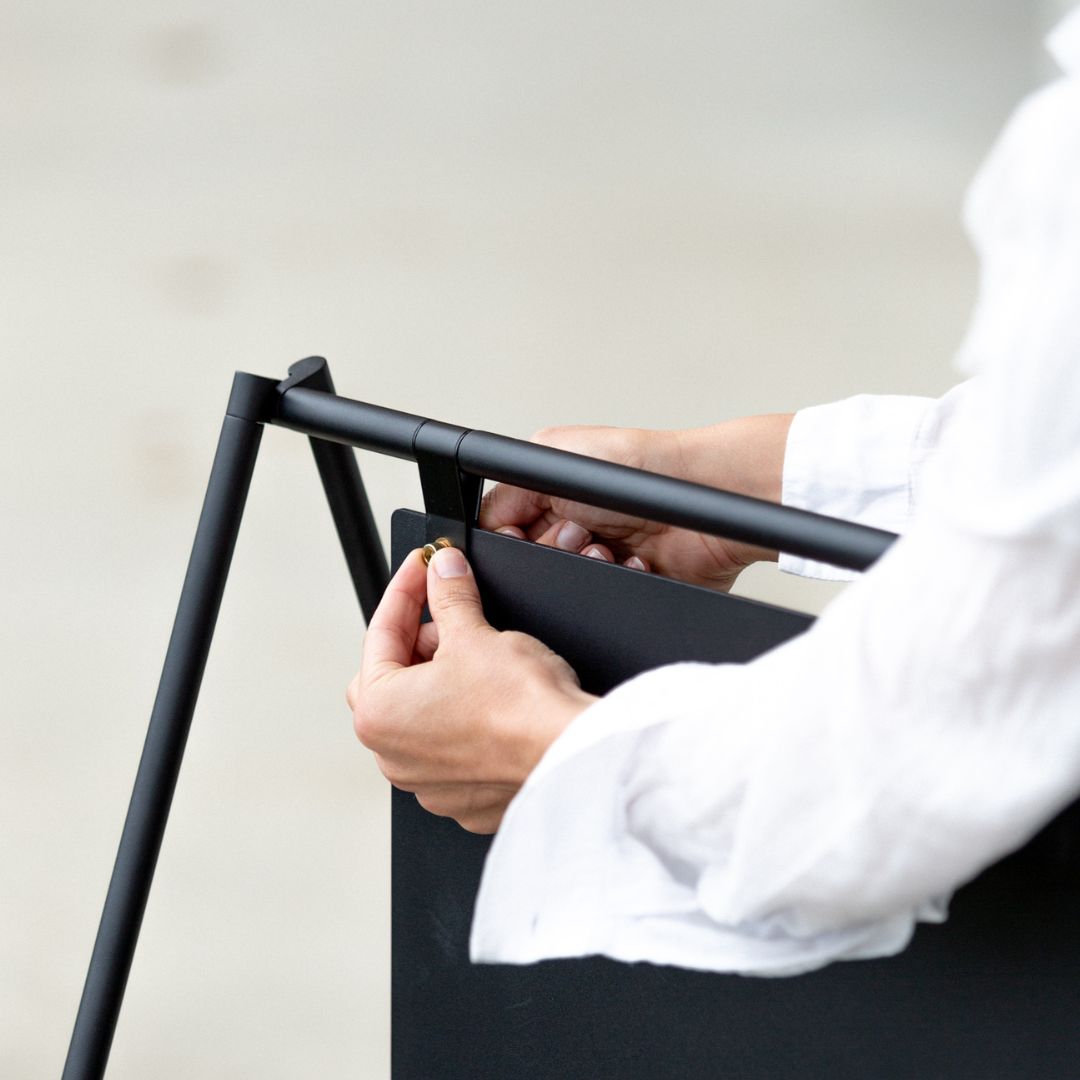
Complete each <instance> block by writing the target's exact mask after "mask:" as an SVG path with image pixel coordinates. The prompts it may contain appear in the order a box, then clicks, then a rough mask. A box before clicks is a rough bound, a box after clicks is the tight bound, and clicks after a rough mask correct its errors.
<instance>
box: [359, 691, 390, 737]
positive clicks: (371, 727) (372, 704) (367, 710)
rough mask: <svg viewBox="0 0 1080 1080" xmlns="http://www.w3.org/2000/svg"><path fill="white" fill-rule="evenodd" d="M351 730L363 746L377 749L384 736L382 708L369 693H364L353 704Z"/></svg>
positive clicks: (384, 724) (384, 727)
mask: <svg viewBox="0 0 1080 1080" xmlns="http://www.w3.org/2000/svg"><path fill="white" fill-rule="evenodd" d="M353 731H354V732H355V734H356V737H357V738H358V739H359V740H360V742H361V744H362V745H363V746H366V747H367V748H368V749H369V750H377V749H378V748H379V747H380V746H382V745H383V743H384V741H385V738H386V721H385V717H384V713H383V710H382V709H380V708H379V706H378V703H377V701H375V700H373V699H372V696H371V695H365V696H364V697H363V698H362V699H359V700H358V701H357V703H356V704H355V705H354V706H353Z"/></svg>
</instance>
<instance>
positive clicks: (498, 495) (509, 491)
mask: <svg viewBox="0 0 1080 1080" xmlns="http://www.w3.org/2000/svg"><path fill="white" fill-rule="evenodd" d="M550 502H551V499H550V498H549V496H547V495H541V494H539V492H536V491H527V490H526V489H525V488H519V487H514V486H513V484H497V485H496V486H495V487H493V488H492V489H491V491H489V492H488V493H487V494H486V495H485V496H484V498H483V499H482V501H481V503H480V528H482V529H491V530H492V531H494V530H496V529H500V528H502V526H504V525H516V526H518V527H519V528H525V527H527V526H529V525H531V524H532V523H533V522H534V521H535V520H536V519H537V517H539V516H540V514H541V513H543V511H544V510H545V509H546V508H547V507H548V505H549V504H550Z"/></svg>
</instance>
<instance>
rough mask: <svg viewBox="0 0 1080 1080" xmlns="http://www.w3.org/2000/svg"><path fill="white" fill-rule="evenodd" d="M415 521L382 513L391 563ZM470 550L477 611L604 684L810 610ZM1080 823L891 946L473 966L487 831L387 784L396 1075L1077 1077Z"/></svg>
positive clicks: (744, 648) (544, 1079)
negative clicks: (676, 962)
mask: <svg viewBox="0 0 1080 1080" xmlns="http://www.w3.org/2000/svg"><path fill="white" fill-rule="evenodd" d="M429 530H430V526H429V524H428V523H427V522H426V521H425V518H424V515H421V514H416V513H414V512H411V511H398V513H397V514H395V516H394V521H393V560H392V561H393V563H394V565H395V566H396V565H397V564H398V562H399V561H400V559H401V558H402V557H403V556H404V555H405V554H407V553H408V551H410V550H411V549H412V548H414V547H416V546H417V545H418V544H420V543H422V538H423V537H424V535H425V534H426V532H428V531H429ZM471 562H472V566H473V568H474V570H475V572H476V575H477V580H478V582H479V584H480V589H481V593H482V595H483V598H484V608H485V614H487V616H488V617H489V618H490V619H491V620H492V621H493V622H494V623H495V624H496V625H498V626H501V627H503V628H507V629H517V630H523V631H526V632H528V633H532V634H534V635H536V636H537V637H540V638H541V639H542V640H543V641H545V642H546V643H547V644H549V645H550V646H551V647H552V648H554V649H555V650H556V651H557V652H559V653H561V654H562V655H563V656H565V657H566V658H567V659H568V660H569V661H570V662H571V664H572V665H573V666H574V667H575V669H576V670H577V671H578V672H579V674H580V675H581V678H582V682H583V685H585V686H586V688H588V689H591V690H593V691H596V692H602V691H605V690H607V689H609V688H610V687H611V686H613V685H616V684H617V683H620V682H622V681H624V680H625V679H626V678H628V677H630V676H631V675H634V674H636V673H637V672H639V671H641V670H644V669H647V668H651V667H654V666H657V665H659V664H662V663H665V662H669V661H675V660H686V659H696V660H704V661H714V662H715V661H734V662H743V661H746V660H749V659H751V658H752V657H753V656H755V655H758V654H760V653H761V652H763V651H765V650H766V649H768V648H770V647H772V646H773V645H776V644H777V643H779V642H781V641H784V640H788V639H789V638H790V637H792V636H793V635H795V634H798V633H799V632H801V631H802V630H803V629H804V628H805V627H807V626H808V625H809V623H810V621H811V620H810V619H809V618H808V617H806V616H803V615H798V614H795V613H793V612H788V611H783V610H781V609H777V608H772V607H769V606H767V605H762V604H755V603H752V602H750V601H746V600H740V599H737V598H733V597H728V596H724V595H722V594H718V593H713V592H710V591H708V590H705V589H700V588H696V587H694V586H690V585H683V584H681V583H678V582H673V581H669V580H665V579H662V578H658V577H656V576H655V575H649V574H641V573H635V572H634V571H631V570H627V569H625V568H624V567H619V566H612V565H609V564H606V563H601V562H598V561H597V560H594V559H586V558H583V557H581V556H576V555H571V554H567V553H565V552H560V551H555V550H553V549H550V548H541V547H538V546H536V545H532V544H528V543H526V542H524V541H520V540H515V539H513V538H510V537H505V536H500V535H496V534H492V533H485V532H476V533H475V534H474V537H473V552H472V559H471ZM718 722H722V723H727V722H730V723H738V722H739V718H738V717H725V718H719V719H718ZM1078 817H1080V812H1078V809H1077V807H1075V806H1074V807H1073V808H1071V809H1070V810H1068V811H1066V812H1065V814H1063V815H1062V816H1061V817H1060V818H1059V819H1058V820H1057V821H1056V822H1055V823H1053V824H1052V825H1050V826H1049V827H1048V828H1047V829H1046V830H1044V832H1043V833H1042V834H1040V836H1039V837H1037V838H1036V839H1035V840H1034V841H1033V842H1032V843H1031V844H1029V845H1028V846H1027V848H1025V849H1024V850H1023V851H1022V852H1020V853H1018V854H1017V855H1014V856H1013V857H1011V858H1009V859H1007V860H1005V861H1004V862H1002V863H1000V864H998V865H997V866H995V867H993V868H991V869H990V870H988V871H987V872H986V873H985V874H983V875H982V877H980V878H979V879H978V880H977V881H976V882H974V883H973V884H971V885H970V886H968V887H967V888H964V889H962V890H961V891H960V892H959V893H958V894H957V896H956V897H955V898H954V901H953V904H952V912H951V915H950V918H949V921H948V923H947V924H946V925H944V926H941V927H937V926H923V927H920V928H919V930H918V931H917V932H916V935H915V939H914V941H913V943H912V944H911V945H910V946H909V948H908V949H907V950H906V951H905V952H904V953H902V954H901V955H899V956H896V957H891V958H888V959H884V960H875V961H859V962H851V963H841V964H834V965H832V966H830V967H828V968H826V969H825V970H823V971H819V972H815V973H813V974H809V975H803V976H799V977H797V978H789V979H767V978H743V977H739V976H723V975H716V974H710V973H701V972H693V971H686V970H682V969H678V968H670V967H661V966H655V965H651V964H632V965H630V964H618V963H615V962H612V961H609V960H606V959H602V958H598V957H593V958H588V959H580V960H564V961H548V962H545V963H541V964H534V965H528V966H522V967H517V966H509V965H507V966H503V965H472V964H470V963H469V960H468V954H467V945H468V936H469V929H470V926H471V922H472V912H473V905H474V901H475V896H476V889H477V885H478V883H479V879H480V873H481V870H482V867H483V861H484V858H485V856H486V854H487V850H488V847H489V841H488V839H487V838H486V837H480V836H473V835H471V834H469V833H467V832H465V831H464V830H462V829H460V828H458V826H457V825H456V824H455V823H454V822H452V821H450V820H448V819H445V818H436V817H433V816H432V815H430V814H428V813H426V812H425V811H423V810H422V809H421V808H420V806H419V804H418V803H417V802H416V799H415V798H414V797H413V796H412V795H408V794H406V793H403V792H399V791H395V792H394V793H393V899H392V918H393V922H392V926H393V930H392V934H393V949H392V965H393V1003H392V1021H393V1032H392V1060H393V1077H394V1080H459V1078H468V1080H786V1078H791V1080H804V1078H812V1080H817V1078H819V1077H820V1078H829V1080H868V1078H873V1080H877V1078H882V1080H886V1078H887V1080H934V1078H940V1080H1015V1078H1026V1077H1032V1078H1034V1077H1038V1078H1040V1080H1066V1078H1069V1080H1072V1078H1074V1077H1076V1076H1077V1074H1078V1066H1077V1063H1078V1062H1080V1022H1078V1021H1077V1017H1078V1016H1080V978H1077V971H1078V970H1080V918H1078V917H1077V913H1078V912H1080V828H1078V825H1080V822H1078Z"/></svg>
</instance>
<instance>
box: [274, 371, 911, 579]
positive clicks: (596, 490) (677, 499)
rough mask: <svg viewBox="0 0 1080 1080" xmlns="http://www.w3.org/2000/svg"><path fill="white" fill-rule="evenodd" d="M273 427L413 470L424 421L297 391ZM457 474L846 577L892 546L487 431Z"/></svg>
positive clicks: (834, 522)
mask: <svg viewBox="0 0 1080 1080" xmlns="http://www.w3.org/2000/svg"><path fill="white" fill-rule="evenodd" d="M271 423H274V424H277V425H279V426H281V427H287V428H290V429H292V430H294V431H302V432H304V433H305V434H306V435H312V436H315V437H316V438H321V439H330V440H331V441H333V442H341V443H346V444H347V445H349V446H356V447H359V448H361V449H364V450H376V451H378V452H380V453H383V454H390V455H392V456H394V457H399V458H404V459H406V460H409V461H415V460H416V451H415V449H414V447H413V444H414V441H415V438H416V433H417V431H418V430H419V429H420V428H421V427H422V426H423V425H424V424H425V423H427V420H426V419H425V418H424V417H422V416H415V415H413V414H412V413H404V412H398V411H397V410H395V409H386V408H383V407H381V406H379V405H368V404H367V403H365V402H362V401H352V400H350V399H349V398H343V397H338V396H336V395H334V394H328V393H324V392H322V391H319V390H309V389H306V388H304V387H294V388H291V389H288V390H286V391H285V392H284V393H283V394H282V395H281V396H280V398H279V399H278V407H277V414H276V415H275V416H274V417H272V418H271ZM458 465H459V467H460V468H461V470H462V471H463V472H466V473H469V474H471V475H473V476H482V477H484V478H485V479H488V480H496V481H499V482H500V483H505V484H515V485H517V486H518V487H524V488H529V489H530V490H532V491H541V492H544V493H545V494H547V495H556V496H560V497H562V498H566V499H574V500H575V501H577V502H583V503H588V504H589V505H591V506H599V507H603V508H604V509H605V510H615V511H618V512H620V513H625V514H633V515H635V516H636V517H643V518H646V519H648V520H650V521H661V522H664V523H666V524H669V525H677V526H679V527H681V528H685V529H693V530H695V531H696V532H703V533H708V534H710V535H712V536H724V537H728V538H730V539H732V540H739V541H742V542H744V543H751V544H757V545H759V546H761V547H766V548H771V549H774V550H776V551H783V552H787V553H789V554H791V555H798V556H801V557H802V558H807V559H814V560H816V561H818V562H824V563H829V564H830V565H833V566H842V567H846V568H848V569H850V570H865V569H866V568H867V567H868V566H870V565H871V564H872V563H874V562H875V561H876V560H877V559H878V558H879V557H880V556H881V555H882V554H883V553H884V552H885V550H886V549H887V548H888V547H889V545H890V544H892V542H893V541H894V540H895V539H896V536H895V534H893V533H890V532H885V531H884V530H882V529H872V528H869V527H867V526H865V525H856V524H854V523H853V522H850V521H841V520H840V519H839V518H832V517H826V516H825V515H823V514H814V513H811V512H810V511H809V510H798V509H796V508H794V507H790V506H779V505H777V504H776V503H771V502H767V501H766V500H764V499H754V498H751V497H750V496H748V495H737V494H735V493H733V492H730V491H721V490H719V489H717V488H711V487H707V486H705V485H703V484H693V483H690V482H689V481H687V480H678V479H676V478H675V477H671V476H662V475H660V474H658V473H651V472H645V471H644V470H641V469H631V468H629V467H628V466H626V465H615V464H612V463H611V462H608V461H598V460H597V459H596V458H589V457H584V456H582V455H581V454H572V453H569V452H568V451H565V450H556V449H553V448H552V447H549V446H540V445H538V444H537V443H531V442H525V441H524V440H521V439H511V438H507V437H506V436H504V435H493V434H491V433H490V432H487V431H470V432H469V433H468V434H467V435H466V436H465V437H464V438H463V439H462V440H461V443H460V445H459V447H458Z"/></svg>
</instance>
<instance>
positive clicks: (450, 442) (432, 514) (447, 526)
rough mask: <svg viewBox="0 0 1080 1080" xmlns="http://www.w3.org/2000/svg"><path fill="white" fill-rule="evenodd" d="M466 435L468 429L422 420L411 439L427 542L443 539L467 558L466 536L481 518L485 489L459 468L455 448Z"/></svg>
mask: <svg viewBox="0 0 1080 1080" xmlns="http://www.w3.org/2000/svg"><path fill="white" fill-rule="evenodd" d="M468 434H469V429H468V428H463V427H457V426H456V425H454V424H444V423H442V422H441V421H439V420H425V421H424V423H422V424H421V425H420V426H419V427H418V428H417V429H416V433H415V434H414V435H413V451H414V453H415V455H416V463H417V465H418V466H419V468H420V487H421V490H422V491H423V494H424V509H425V511H426V512H427V517H428V528H429V536H428V539H430V540H432V541H433V540H435V539H436V538H438V537H443V538H445V539H447V540H449V541H450V543H451V544H452V545H453V546H454V547H456V548H460V549H461V550H462V551H464V552H465V554H466V555H468V551H469V533H470V532H471V531H472V529H473V527H474V526H475V525H476V522H477V519H478V518H479V516H480V496H481V493H482V491H483V487H484V482H483V480H482V479H481V478H480V477H479V476H471V475H468V474H466V473H463V472H462V471H461V469H460V468H459V466H458V448H459V447H460V446H461V440H462V439H464V438H465V436H466V435H468Z"/></svg>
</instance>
